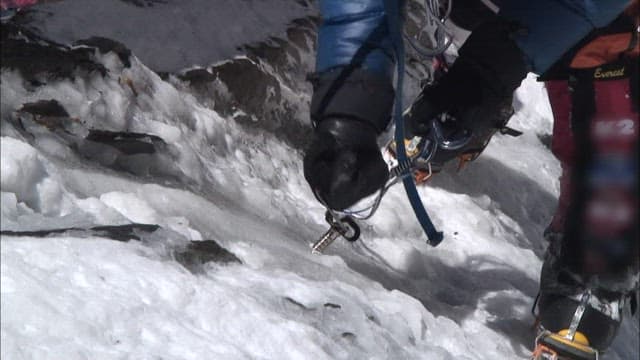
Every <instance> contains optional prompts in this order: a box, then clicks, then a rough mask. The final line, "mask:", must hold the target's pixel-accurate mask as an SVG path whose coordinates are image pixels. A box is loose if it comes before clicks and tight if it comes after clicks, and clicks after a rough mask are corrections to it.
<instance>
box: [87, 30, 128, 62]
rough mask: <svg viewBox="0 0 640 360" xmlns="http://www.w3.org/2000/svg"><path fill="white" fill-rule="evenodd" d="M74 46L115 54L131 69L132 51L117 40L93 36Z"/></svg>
mask: <svg viewBox="0 0 640 360" xmlns="http://www.w3.org/2000/svg"><path fill="white" fill-rule="evenodd" d="M74 45H76V46H77V45H84V46H88V47H91V48H95V49H98V51H100V52H101V53H103V54H106V53H108V52H114V53H115V54H116V55H118V58H119V59H120V61H122V64H123V65H124V66H125V67H131V50H129V49H128V48H127V47H126V46H124V44H122V43H120V42H117V41H115V40H111V39H107V38H104V37H100V36H92V37H90V38H88V39H85V40H78V41H76V42H75V43H74Z"/></svg>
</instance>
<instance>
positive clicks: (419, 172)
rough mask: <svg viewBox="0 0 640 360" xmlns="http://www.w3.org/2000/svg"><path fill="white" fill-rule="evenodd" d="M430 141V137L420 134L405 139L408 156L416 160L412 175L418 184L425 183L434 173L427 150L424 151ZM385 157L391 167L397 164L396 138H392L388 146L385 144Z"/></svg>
mask: <svg viewBox="0 0 640 360" xmlns="http://www.w3.org/2000/svg"><path fill="white" fill-rule="evenodd" d="M428 142H429V140H428V139H426V138H423V137H420V136H414V137H413V138H412V139H405V140H404V146H405V149H406V151H407V157H409V158H410V159H411V160H413V161H414V168H413V169H412V175H413V179H414V181H415V183H416V185H423V184H425V183H426V182H427V181H429V179H431V176H433V174H434V169H433V168H432V166H431V163H430V162H429V159H427V158H425V156H424V154H425V152H424V151H423V150H424V149H425V147H427V146H429V144H428ZM384 158H385V160H386V161H387V163H388V164H389V167H392V168H393V167H394V166H396V165H397V163H398V160H397V155H396V142H395V141H394V140H391V141H390V142H389V143H388V144H387V146H385V150H384Z"/></svg>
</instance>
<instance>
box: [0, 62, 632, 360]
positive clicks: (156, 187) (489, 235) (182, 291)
mask: <svg viewBox="0 0 640 360" xmlns="http://www.w3.org/2000/svg"><path fill="white" fill-rule="evenodd" d="M99 58H100V61H101V63H102V64H104V65H105V67H107V68H108V70H109V74H108V75H107V76H105V77H102V76H101V75H100V74H81V75H79V76H77V77H76V78H75V79H73V80H69V79H58V80H55V81H50V82H49V83H47V84H46V85H44V86H40V87H37V88H36V89H35V90H33V89H32V88H31V87H30V86H29V84H27V83H26V82H25V81H24V80H23V79H22V77H21V76H20V75H19V74H18V73H17V72H14V71H9V70H3V72H2V75H1V90H2V95H1V96H2V97H1V100H2V128H1V129H2V137H1V139H0V143H1V146H2V148H1V170H2V173H1V180H2V182H1V190H2V218H1V220H2V230H3V231H22V232H25V231H38V230H52V229H62V228H74V229H89V228H92V227H95V226H106V225H125V224H130V223H142V224H157V225H160V227H161V230H159V231H156V232H152V233H149V234H142V235H141V240H140V241H130V242H120V241H114V240H111V239H108V238H106V237H101V236H100V235H99V234H97V233H86V232H82V231H67V232H63V233H54V234H51V235H49V236H47V237H44V238H42V237H35V236H24V235H23V236H15V235H3V236H2V238H1V242H0V244H1V254H2V258H1V276H2V278H1V282H2V287H1V301H2V307H1V317H2V326H1V340H2V343H1V345H2V346H1V355H2V358H3V359H12V360H21V359H38V360H42V359H56V360H57V359H70V360H73V359H198V360H199V359H456V360H458V359H492V360H494V359H515V358H521V359H524V358H526V357H527V356H528V354H529V353H530V350H531V347H532V344H533V340H534V336H535V335H534V331H533V322H534V320H533V317H532V315H531V314H530V308H531V305H532V304H533V299H534V297H535V295H536V291H537V282H538V275H539V271H540V267H541V256H542V254H543V252H544V248H545V246H546V244H545V242H544V240H543V239H542V231H543V230H544V228H545V226H546V225H547V223H548V222H549V221H550V218H551V215H552V214H553V210H554V208H555V201H556V197H557V196H558V191H559V183H558V179H557V178H558V176H559V174H560V166H559V164H558V162H557V161H556V160H555V159H554V158H553V156H552V155H551V153H550V151H549V149H548V147H547V145H548V138H549V136H550V134H551V124H552V123H551V122H552V119H551V112H550V109H549V106H548V103H547V101H546V94H545V91H544V89H543V87H542V86H541V85H540V84H539V83H536V82H535V81H534V78H533V77H530V78H528V79H527V80H526V81H525V82H524V83H523V86H522V87H521V88H520V89H519V90H518V93H517V100H516V108H517V110H518V111H517V113H516V114H515V115H514V118H513V119H512V120H511V122H510V126H512V127H514V128H517V129H520V130H523V131H524V132H525V134H524V135H523V136H521V137H519V138H511V137H504V136H499V135H498V136H496V137H495V138H494V140H493V141H492V143H491V144H490V146H489V147H488V149H487V150H486V152H485V153H484V154H483V156H482V157H481V158H480V159H479V160H477V161H476V162H475V163H473V164H471V165H470V166H469V167H468V168H466V169H464V170H462V171H461V172H460V173H456V172H455V171H454V170H452V169H448V171H447V172H445V173H442V174H439V175H438V176H437V177H436V178H435V179H434V180H433V181H432V182H431V183H430V185H429V186H426V187H422V188H420V190H419V191H420V194H421V196H422V198H423V199H424V201H425V204H426V206H427V208H428V210H429V212H430V214H431V215H432V216H433V220H434V222H435V224H436V226H437V227H438V228H439V229H441V230H442V231H444V233H445V241H444V242H443V243H442V244H441V245H439V246H438V247H436V248H433V247H430V246H429V245H427V244H426V242H425V237H424V235H423V234H422V230H421V228H420V226H419V224H418V223H417V221H416V220H415V219H414V216H413V213H412V211H411V207H410V205H409V204H408V201H407V200H406V196H405V193H404V190H403V189H402V188H401V187H396V188H393V189H392V190H391V191H390V192H389V193H388V194H387V195H386V197H385V199H384V200H383V202H382V206H381V208H380V210H379V212H378V213H377V214H376V215H375V216H374V217H373V218H372V219H371V220H370V221H368V222H367V223H362V224H361V225H362V228H363V235H362V238H361V240H359V241H358V242H356V243H353V244H351V243H347V242H345V241H342V240H339V241H336V243H334V244H333V245H332V246H331V247H330V248H329V249H328V250H327V252H326V254H325V255H321V256H318V255H312V254H311V253H310V249H309V245H310V244H311V243H313V242H314V241H315V240H317V238H318V237H319V236H320V235H321V234H322V233H323V232H324V231H325V230H326V224H325V223H324V209H323V207H322V206H321V205H320V204H319V203H318V202H317V201H316V200H315V198H314V196H313V194H312V193H311V192H310V191H309V189H308V187H307V185H306V182H305V180H304V178H303V176H302V153H301V151H300V150H299V149H295V148H292V147H291V146H289V145H287V144H286V143H284V142H282V141H280V140H278V139H277V138H276V137H275V136H274V135H273V134H270V133H268V132H248V131H246V129H245V128H244V127H242V126H240V125H239V124H237V123H236V121H234V119H233V118H231V117H225V116H223V115H221V114H219V113H217V112H216V111H214V110H212V109H211V108H210V107H208V106H207V105H206V104H203V103H202V102H201V101H200V100H198V99H197V98H196V97H195V96H193V95H192V94H190V93H188V92H186V91H183V90H182V88H181V86H180V81H179V80H178V79H176V78H175V77H170V78H169V79H167V80H166V81H165V80H162V79H161V78H160V77H159V76H158V75H157V74H156V73H154V72H153V71H151V70H149V68H147V66H145V64H144V63H143V62H141V61H139V60H137V59H136V58H133V62H132V66H131V68H125V67H123V66H122V64H121V63H120V61H119V60H118V58H117V57H116V56H115V55H114V54H111V53H110V54H106V55H102V56H100V57H99ZM122 79H129V80H130V83H131V84H132V86H127V85H125V84H126V82H123V81H122ZM247 85H248V86H250V84H247ZM132 88H134V89H136V90H135V93H134V91H132ZM48 99H56V100H58V101H59V102H60V103H61V104H62V105H63V106H64V107H65V109H66V110H67V111H68V112H69V114H70V116H71V117H72V118H77V119H81V121H82V122H83V126H86V127H87V128H92V129H102V130H111V131H129V132H138V133H145V134H150V135H155V136H158V137H160V138H162V139H163V140H164V141H165V142H166V144H167V145H166V146H167V150H166V152H164V153H162V154H161V155H158V157H157V158H155V160H154V161H156V162H157V164H156V165H154V166H155V168H153V169H152V170H150V176H138V175H133V174H131V173H130V172H121V171H116V170H113V169H110V168H107V167H104V166H101V165H99V164H97V163H95V162H94V161H90V160H87V159H86V158H84V157H83V156H80V155H79V153H78V152H77V151H76V149H73V148H72V147H70V146H69V140H68V139H69V136H68V134H66V135H65V134H63V133H61V132H59V131H57V132H56V131H49V130H46V129H44V128H42V129H40V130H34V131H35V132H36V135H35V136H31V137H30V136H29V135H28V134H25V132H23V131H21V130H20V129H19V128H18V127H17V126H15V122H14V121H13V120H11V119H14V118H15V117H16V116H17V115H16V110H18V109H19V108H20V107H21V106H22V104H24V103H27V102H34V101H37V100H48ZM299 101H302V102H303V103H304V102H305V101H308V97H307V95H303V96H302V97H301V98H300V99H299ZM303 105H304V104H303ZM10 120H11V121H10ZM32 130H33V129H32ZM158 164H159V165H158ZM202 240H215V241H216V242H218V243H219V244H220V245H222V246H223V247H224V248H226V249H228V250H229V251H230V252H232V253H233V254H235V255H236V256H237V257H238V258H239V259H240V260H241V263H228V264H218V263H215V262H212V263H207V264H204V265H203V267H202V268H201V269H200V271H193V270H191V269H188V268H187V267H186V266H184V265H183V264H182V263H181V262H179V261H177V258H176V256H175V254H176V251H178V250H179V249H181V248H184V246H186V244H187V243H188V242H189V241H202ZM637 335H638V325H637V318H635V319H627V320H626V321H625V323H624V325H623V328H622V330H621V332H620V336H619V337H618V339H617V340H616V343H615V345H614V347H613V349H612V350H611V352H610V353H609V354H607V356H606V357H605V359H634V358H637V356H638V339H637Z"/></svg>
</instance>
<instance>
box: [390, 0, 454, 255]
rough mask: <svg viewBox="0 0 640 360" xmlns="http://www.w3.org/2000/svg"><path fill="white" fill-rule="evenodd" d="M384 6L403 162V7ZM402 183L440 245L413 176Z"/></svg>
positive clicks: (430, 240)
mask: <svg viewBox="0 0 640 360" xmlns="http://www.w3.org/2000/svg"><path fill="white" fill-rule="evenodd" d="M384 6H385V10H386V13H387V26H388V28H389V35H390V36H391V41H392V43H393V49H394V52H395V55H396V63H397V65H396V71H397V75H396V94H395V96H396V99H395V110H394V115H393V119H394V122H395V125H396V131H395V141H396V148H397V151H396V153H397V157H398V163H400V164H402V163H405V162H406V161H407V152H406V150H405V146H404V120H403V118H402V88H403V85H404V42H403V39H402V34H401V32H400V28H401V23H402V22H401V20H400V8H401V7H400V6H399V5H398V1H395V0H384ZM408 171H411V170H408ZM402 183H403V184H404V189H405V191H406V192H407V197H408V198H409V202H410V203H411V207H412V208H413V211H414V213H415V214H416V218H417V219H418V222H420V225H421V226H422V229H423V230H424V232H425V233H426V234H427V238H428V240H427V243H428V244H429V245H432V246H436V245H438V244H439V243H440V242H441V241H442V239H443V235H442V232H440V231H438V230H436V228H435V226H434V225H433V223H432V222H431V218H429V214H427V210H425V208H424V205H423V204H422V200H420V196H419V195H418V189H416V184H415V182H414V179H413V176H405V177H404V179H403V180H402Z"/></svg>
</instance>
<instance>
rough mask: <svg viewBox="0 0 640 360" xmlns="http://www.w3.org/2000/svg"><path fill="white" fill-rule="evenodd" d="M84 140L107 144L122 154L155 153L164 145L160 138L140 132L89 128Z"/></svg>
mask: <svg viewBox="0 0 640 360" xmlns="http://www.w3.org/2000/svg"><path fill="white" fill-rule="evenodd" d="M86 140H89V141H93V142H98V143H101V144H105V145H109V146H111V147H113V148H115V149H117V150H118V151H120V152H121V153H123V154H124V155H134V154H155V153H156V152H157V151H158V148H159V147H162V146H166V143H165V142H164V140H162V138H160V137H158V136H155V135H149V134H142V133H130V132H117V131H106V130H90V131H89V135H88V136H87V137H86Z"/></svg>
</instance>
